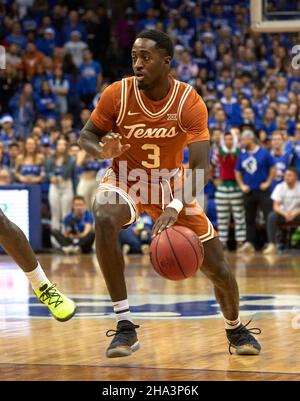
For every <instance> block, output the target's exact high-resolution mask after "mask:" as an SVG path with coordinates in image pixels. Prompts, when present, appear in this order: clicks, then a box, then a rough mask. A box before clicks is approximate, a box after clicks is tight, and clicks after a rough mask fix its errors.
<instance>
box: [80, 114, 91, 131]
mask: <svg viewBox="0 0 300 401" xmlns="http://www.w3.org/2000/svg"><path fill="white" fill-rule="evenodd" d="M90 117H91V111H90V110H89V109H82V110H81V112H80V127H79V128H80V129H81V128H83V127H84V126H85V124H86V123H87V122H88V120H89V118H90Z"/></svg>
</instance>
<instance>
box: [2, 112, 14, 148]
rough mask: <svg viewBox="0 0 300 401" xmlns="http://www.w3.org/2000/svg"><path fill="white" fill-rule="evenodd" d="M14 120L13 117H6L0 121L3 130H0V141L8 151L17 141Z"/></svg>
mask: <svg viewBox="0 0 300 401" xmlns="http://www.w3.org/2000/svg"><path fill="white" fill-rule="evenodd" d="M13 123H14V120H13V118H12V117H11V116H9V115H5V116H3V117H2V118H1V120H0V125H1V126H2V129H1V130H0V141H2V142H3V143H4V145H5V148H6V149H8V146H9V145H10V144H11V143H12V142H13V141H14V140H15V139H16V136H17V135H16V133H15V130H14V128H13Z"/></svg>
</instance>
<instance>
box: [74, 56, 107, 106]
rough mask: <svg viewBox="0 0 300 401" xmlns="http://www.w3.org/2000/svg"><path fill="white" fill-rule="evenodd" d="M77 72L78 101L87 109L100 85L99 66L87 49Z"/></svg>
mask: <svg viewBox="0 0 300 401" xmlns="http://www.w3.org/2000/svg"><path fill="white" fill-rule="evenodd" d="M79 72H80V81H79V94H80V99H81V101H82V102H83V103H84V104H85V107H89V105H90V104H91V103H92V101H93V98H94V96H95V94H96V91H97V90H99V89H100V87H101V83H102V67H101V64H100V63H98V62H97V61H95V60H93V55H92V53H91V51H90V50H89V49H86V50H84V52H83V63H82V64H81V65H80V68H79Z"/></svg>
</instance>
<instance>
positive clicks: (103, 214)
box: [94, 207, 116, 233]
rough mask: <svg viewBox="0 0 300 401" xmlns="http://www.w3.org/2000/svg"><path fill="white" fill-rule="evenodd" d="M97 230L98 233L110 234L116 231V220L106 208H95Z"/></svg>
mask: <svg viewBox="0 0 300 401" xmlns="http://www.w3.org/2000/svg"><path fill="white" fill-rule="evenodd" d="M94 218H95V228H96V231H98V232H105V233H109V232H110V231H115V229H116V219H115V218H114V216H113V215H112V213H111V212H110V211H109V210H108V208H106V207H101V208H99V207H98V208H94Z"/></svg>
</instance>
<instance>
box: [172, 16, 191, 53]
mask: <svg viewBox="0 0 300 401" xmlns="http://www.w3.org/2000/svg"><path fill="white" fill-rule="evenodd" d="M175 34H176V39H177V43H178V44H180V45H181V46H183V48H185V49H191V48H192V47H193V40H194V36H195V29H194V28H193V27H191V26H189V21H188V20H187V18H184V17H183V18H180V19H179V22H178V28H177V29H175Z"/></svg>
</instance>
